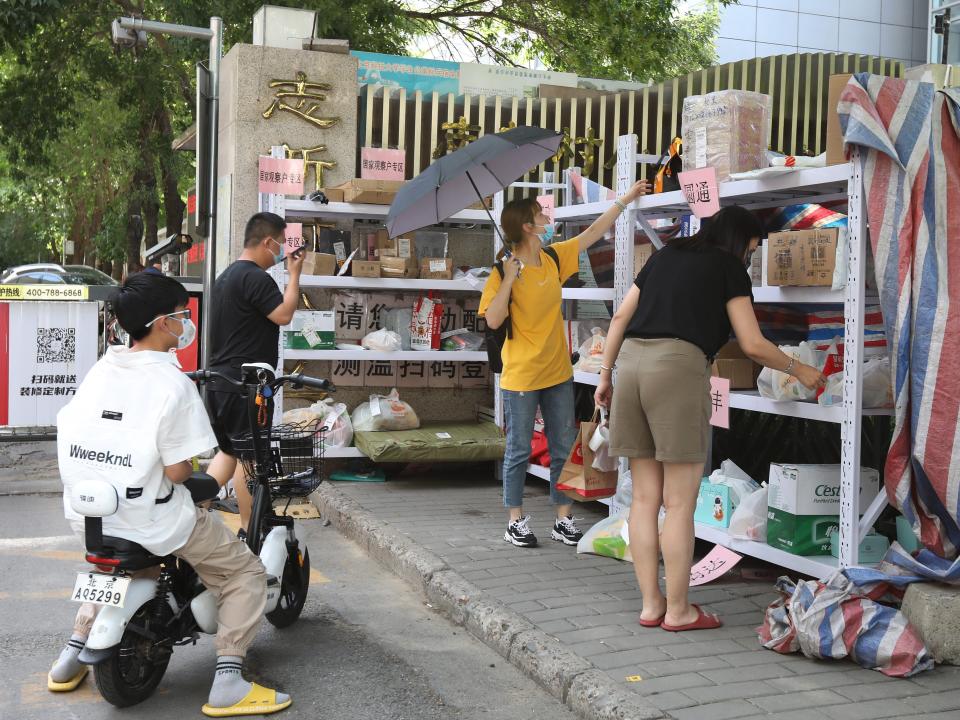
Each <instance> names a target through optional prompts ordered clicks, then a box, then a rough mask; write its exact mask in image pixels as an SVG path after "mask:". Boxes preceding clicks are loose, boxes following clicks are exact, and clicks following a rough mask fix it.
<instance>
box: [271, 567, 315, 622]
mask: <svg viewBox="0 0 960 720" xmlns="http://www.w3.org/2000/svg"><path fill="white" fill-rule="evenodd" d="M301 552H302V554H301ZM309 590H310V551H309V550H307V548H303V550H302V551H300V550H299V549H297V550H293V551H291V552H289V553H288V554H287V562H286V563H284V565H283V578H282V579H281V580H280V599H279V601H278V602H277V607H276V609H275V610H271V611H270V612H268V613H267V620H268V621H269V622H270V624H271V625H273V626H274V627H277V628H285V627H289V626H290V625H293V624H294V623H295V622H296V621H297V618H299V617H300V613H301V612H302V611H303V605H304V603H305V602H306V601H307V592H308V591H309Z"/></svg>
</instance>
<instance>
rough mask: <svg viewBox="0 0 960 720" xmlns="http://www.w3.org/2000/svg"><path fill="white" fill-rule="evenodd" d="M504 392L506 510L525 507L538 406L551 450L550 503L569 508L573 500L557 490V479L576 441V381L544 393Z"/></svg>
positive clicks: (541, 391) (504, 493)
mask: <svg viewBox="0 0 960 720" xmlns="http://www.w3.org/2000/svg"><path fill="white" fill-rule="evenodd" d="M502 392H503V413H504V419H505V420H506V423H507V449H506V452H505V453H504V456H503V504H504V507H508V508H518V507H522V506H523V484H524V482H525V481H526V479H527V464H528V463H529V462H530V441H531V440H532V439H533V423H534V420H535V418H536V415H537V406H539V407H540V411H541V413H542V415H543V425H544V428H543V429H544V433H545V434H546V436H547V445H548V447H549V448H550V502H551V503H552V504H554V505H568V504H569V503H570V499H569V498H568V497H567V496H566V495H564V494H563V493H561V492H560V491H559V490H557V480H558V479H559V478H560V472H561V471H562V470H563V466H564V463H566V461H567V456H568V455H569V454H570V448H572V447H573V442H574V440H576V438H577V423H576V412H575V410H574V405H573V380H567V381H566V382H564V383H560V384H559V385H554V386H553V387H548V388H543V389H542V390H528V391H525V392H515V391H513V390H503V391H502Z"/></svg>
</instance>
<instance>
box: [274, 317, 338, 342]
mask: <svg viewBox="0 0 960 720" xmlns="http://www.w3.org/2000/svg"><path fill="white" fill-rule="evenodd" d="M335 321H336V318H335V313H334V311H333V310H296V311H295V312H294V313H293V320H292V321H291V322H290V324H289V325H288V326H286V327H285V328H284V329H283V347H284V348H285V349H287V350H332V349H333V348H334V326H335V324H336V322H335Z"/></svg>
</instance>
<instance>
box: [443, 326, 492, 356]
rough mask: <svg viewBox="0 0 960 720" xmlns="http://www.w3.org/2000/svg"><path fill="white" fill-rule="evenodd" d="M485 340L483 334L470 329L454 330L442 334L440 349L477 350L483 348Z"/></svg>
mask: <svg viewBox="0 0 960 720" xmlns="http://www.w3.org/2000/svg"><path fill="white" fill-rule="evenodd" d="M483 342H484V338H483V335H480V334H479V333H475V332H470V331H469V330H452V331H451V332H448V333H443V335H441V336H440V349H441V350H452V351H456V350H467V351H477V350H480V349H482V348H483Z"/></svg>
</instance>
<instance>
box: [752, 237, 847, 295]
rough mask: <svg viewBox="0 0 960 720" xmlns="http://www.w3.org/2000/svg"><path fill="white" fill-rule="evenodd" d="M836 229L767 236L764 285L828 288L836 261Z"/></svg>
mask: <svg viewBox="0 0 960 720" xmlns="http://www.w3.org/2000/svg"><path fill="white" fill-rule="evenodd" d="M838 232H839V231H838V229H837V228H811V229H809V230H791V231H789V232H779V233H770V236H769V237H768V238H767V244H768V245H769V249H768V250H767V285H773V286H799V287H805V286H816V287H829V286H831V285H832V284H833V270H834V266H835V265H836V262H837V234H838Z"/></svg>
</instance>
